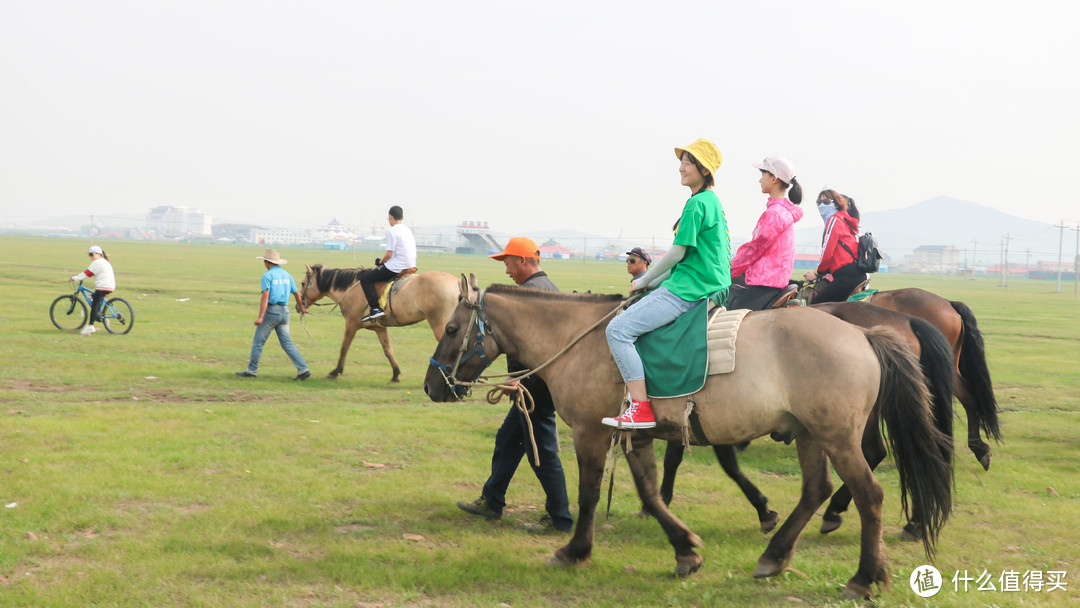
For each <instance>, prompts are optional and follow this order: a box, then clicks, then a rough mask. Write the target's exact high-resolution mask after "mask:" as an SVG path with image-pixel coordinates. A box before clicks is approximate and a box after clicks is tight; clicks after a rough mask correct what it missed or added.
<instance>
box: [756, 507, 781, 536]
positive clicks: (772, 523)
mask: <svg viewBox="0 0 1080 608" xmlns="http://www.w3.org/2000/svg"><path fill="white" fill-rule="evenodd" d="M779 521H780V515H779V514H778V513H777V512H776V511H771V510H770V511H769V515H768V517H766V518H765V519H763V520H761V522H760V523H761V533H762V534H768V533H769V532H772V531H773V528H775V527H776V524H777V523H779Z"/></svg>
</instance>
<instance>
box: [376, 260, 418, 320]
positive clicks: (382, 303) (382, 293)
mask: <svg viewBox="0 0 1080 608" xmlns="http://www.w3.org/2000/svg"><path fill="white" fill-rule="evenodd" d="M414 274H416V268H415V267H413V268H406V269H405V270H402V271H401V272H399V273H398V275H397V277H395V278H393V279H391V280H389V281H382V282H379V283H375V293H377V294H379V308H381V309H383V310H387V311H388V310H390V296H392V295H394V294H395V293H397V291H398V290H399V289H401V286H402V285H404V284H405V281H406V280H408V278H409V277H411V276H412V275H414Z"/></svg>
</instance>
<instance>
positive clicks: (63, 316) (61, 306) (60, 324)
mask: <svg viewBox="0 0 1080 608" xmlns="http://www.w3.org/2000/svg"><path fill="white" fill-rule="evenodd" d="M49 318H50V319H52V323H53V325H55V326H56V328H57V329H79V328H80V327H82V326H83V325H86V302H83V301H82V300H80V299H79V298H77V297H75V296H60V297H59V298H56V299H55V300H53V303H52V306H50V307H49Z"/></svg>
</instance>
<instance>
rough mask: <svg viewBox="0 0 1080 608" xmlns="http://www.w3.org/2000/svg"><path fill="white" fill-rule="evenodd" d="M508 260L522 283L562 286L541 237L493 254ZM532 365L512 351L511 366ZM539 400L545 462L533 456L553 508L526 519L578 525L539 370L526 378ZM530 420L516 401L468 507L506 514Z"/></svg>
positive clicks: (563, 527) (536, 412)
mask: <svg viewBox="0 0 1080 608" xmlns="http://www.w3.org/2000/svg"><path fill="white" fill-rule="evenodd" d="M490 257H491V258H492V259H495V260H500V261H501V262H502V263H503V264H505V265H506V274H508V275H510V278H511V279H513V280H514V283H516V284H518V285H520V286H522V287H532V288H535V289H545V290H549V291H559V288H558V287H556V286H555V283H552V282H551V279H549V278H548V276H547V273H545V272H544V271H543V270H540V248H539V247H537V246H536V242H534V241H533V240H532V239H529V238H525V237H520V236H519V237H514V238H512V239H510V241H509V242H508V243H507V244H506V247H504V248H503V250H502V252H500V253H496V254H495V255H493V256H490ZM525 369H526V367H525V366H524V365H521V364H520V363H518V362H517V361H514V360H513V359H510V358H509V357H507V361H506V370H507V371H508V372H517V371H523V370H525ZM521 384H522V385H524V386H525V388H527V389H528V390H529V393H531V394H532V396H533V400H534V401H535V407H534V408H533V411H532V413H531V414H529V419H531V420H532V426H533V436H534V437H535V438H536V449H537V451H538V452H539V453H540V466H536V465H535V464H534V463H533V460H532V459H531V458H529V459H528V460H529V465H530V466H532V470H533V473H535V474H536V478H537V479H538V480H540V485H541V486H543V488H544V493H545V494H546V495H547V501H546V502H545V504H544V507H545V508H546V510H547V514H546V515H544V516H543V517H541V518H540V522H539V523H526V524H522V528H524V529H525V530H528V531H529V532H541V533H544V532H569V531H570V530H571V529H572V528H573V527H574V518H573V517H572V516H571V515H570V500H569V499H568V498H567V495H566V475H565V474H564V473H563V468H562V461H561V460H559V437H558V433H557V431H556V429H555V404H554V403H553V402H552V401H551V392H550V391H548V387H547V385H546V384H544V381H543V380H541V379H540V377H539V376H529V377H528V378H526V379H524V380H522V381H521ZM528 425H529V420H527V419H526V418H525V415H524V414H522V413H521V410H519V409H518V408H517V406H515V405H511V406H510V412H509V413H507V414H506V419H505V420H503V423H502V426H501V427H499V430H498V432H497V433H495V451H494V453H492V455H491V476H490V477H488V479H487V481H486V482H484V489H483V493H482V494H480V498H477V499H476V500H474V501H472V502H464V501H462V502H459V503H457V505H458V507H459V508H460V509H461V510H462V511H465V512H467V513H472V514H473V515H480V516H482V517H484V518H486V519H501V518H502V511H503V507H505V506H506V490H507V488H508V487H510V480H511V479H513V477H514V472H516V471H517V467H518V464H520V463H521V458H522V457H523V456H525V454H526V452H527V451H531V450H529V447H530V445H529V426H528Z"/></svg>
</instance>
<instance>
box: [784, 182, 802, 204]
mask: <svg viewBox="0 0 1080 608" xmlns="http://www.w3.org/2000/svg"><path fill="white" fill-rule="evenodd" d="M787 197H788V200H789V201H791V202H792V203H794V204H796V205H798V204H799V203H801V202H802V184H800V183H799V180H798V179H796V178H795V177H792V178H791V190H789V191H788V196H787Z"/></svg>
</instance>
